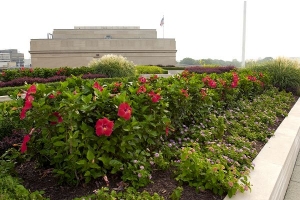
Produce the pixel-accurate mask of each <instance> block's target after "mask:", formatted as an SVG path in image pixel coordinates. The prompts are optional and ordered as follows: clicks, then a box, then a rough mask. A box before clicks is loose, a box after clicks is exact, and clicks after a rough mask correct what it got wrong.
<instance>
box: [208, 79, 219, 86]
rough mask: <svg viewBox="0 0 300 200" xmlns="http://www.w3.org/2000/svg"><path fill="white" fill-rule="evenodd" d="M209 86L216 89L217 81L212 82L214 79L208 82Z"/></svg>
mask: <svg viewBox="0 0 300 200" xmlns="http://www.w3.org/2000/svg"><path fill="white" fill-rule="evenodd" d="M208 85H209V87H211V88H216V87H217V83H216V81H214V80H212V79H211V80H209V81H208Z"/></svg>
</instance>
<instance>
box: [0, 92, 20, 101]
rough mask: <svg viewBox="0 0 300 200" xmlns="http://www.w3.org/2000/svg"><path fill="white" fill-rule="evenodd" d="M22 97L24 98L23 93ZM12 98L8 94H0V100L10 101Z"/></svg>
mask: <svg viewBox="0 0 300 200" xmlns="http://www.w3.org/2000/svg"><path fill="white" fill-rule="evenodd" d="M21 97H22V98H25V94H22V95H21ZM11 100H12V99H11V98H10V97H9V96H0V102H4V101H11Z"/></svg>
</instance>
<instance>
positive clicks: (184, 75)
mask: <svg viewBox="0 0 300 200" xmlns="http://www.w3.org/2000/svg"><path fill="white" fill-rule="evenodd" d="M189 74H190V73H189V71H188V70H184V71H183V72H182V73H181V76H182V77H187V76H188V75H189Z"/></svg>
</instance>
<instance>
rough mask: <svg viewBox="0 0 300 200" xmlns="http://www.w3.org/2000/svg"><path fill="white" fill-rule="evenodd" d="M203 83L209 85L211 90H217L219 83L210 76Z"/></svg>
mask: <svg viewBox="0 0 300 200" xmlns="http://www.w3.org/2000/svg"><path fill="white" fill-rule="evenodd" d="M202 81H203V82H204V83H205V84H207V85H208V86H209V87H210V88H216V87H217V82H216V81H214V80H213V79H211V78H210V77H209V76H206V77H204V78H203V79H202Z"/></svg>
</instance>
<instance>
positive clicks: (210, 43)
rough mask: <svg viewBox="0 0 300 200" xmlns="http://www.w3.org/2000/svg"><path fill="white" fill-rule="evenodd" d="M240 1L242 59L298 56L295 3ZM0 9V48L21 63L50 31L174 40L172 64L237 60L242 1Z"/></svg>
mask: <svg viewBox="0 0 300 200" xmlns="http://www.w3.org/2000/svg"><path fill="white" fill-rule="evenodd" d="M246 2H247V15H246V19H247V20H246V46H245V57H246V60H250V59H259V58H264V57H273V58H276V57H279V56H284V57H300V51H299V47H300V28H299V25H300V21H299V19H300V12H299V6H298V4H299V3H298V1H297V0H247V1H246ZM0 7H1V22H0V49H18V50H19V52H21V53H24V56H25V58H30V54H29V52H28V51H29V50H30V39H43V38H44V39H46V38H47V33H52V32H53V29H73V28H74V26H139V27H140V28H141V29H156V30H157V36H158V38H163V36H164V38H175V40H176V49H177V53H176V60H177V61H180V60H182V59H183V58H186V57H190V58H193V59H207V58H211V59H222V60H232V59H237V60H239V61H241V60H242V38H243V9H244V0H185V1H181V0H151V1H142V0H127V1H125V0H106V1H104V0H84V1H78V0H50V1H49V0H47V1H45V0H1V3H0ZM3 8H5V9H3ZM163 16H164V22H165V23H164V27H161V26H160V21H161V19H162V17H163Z"/></svg>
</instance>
